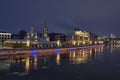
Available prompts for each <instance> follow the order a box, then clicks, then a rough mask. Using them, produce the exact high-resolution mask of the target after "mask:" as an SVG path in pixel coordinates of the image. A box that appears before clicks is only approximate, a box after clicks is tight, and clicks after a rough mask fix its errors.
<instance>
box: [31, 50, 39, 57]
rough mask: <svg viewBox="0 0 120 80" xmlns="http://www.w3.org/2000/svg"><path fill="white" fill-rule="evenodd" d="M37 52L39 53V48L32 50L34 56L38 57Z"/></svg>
mask: <svg viewBox="0 0 120 80" xmlns="http://www.w3.org/2000/svg"><path fill="white" fill-rule="evenodd" d="M37 53H38V50H35V49H34V50H32V57H36V56H37Z"/></svg>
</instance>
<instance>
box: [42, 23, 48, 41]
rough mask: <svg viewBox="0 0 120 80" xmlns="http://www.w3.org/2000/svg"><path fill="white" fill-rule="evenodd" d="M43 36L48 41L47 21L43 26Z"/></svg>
mask: <svg viewBox="0 0 120 80" xmlns="http://www.w3.org/2000/svg"><path fill="white" fill-rule="evenodd" d="M43 38H44V39H46V40H47V41H49V36H48V27H47V22H45V24H44V26H43Z"/></svg>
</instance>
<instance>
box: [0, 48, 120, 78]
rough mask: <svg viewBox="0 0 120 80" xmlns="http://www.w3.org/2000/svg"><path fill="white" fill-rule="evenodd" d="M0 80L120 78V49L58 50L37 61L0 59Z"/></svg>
mask: <svg viewBox="0 0 120 80" xmlns="http://www.w3.org/2000/svg"><path fill="white" fill-rule="evenodd" d="M46 54H47V52H46ZM0 80H120V48H106V47H105V48H103V47H97V48H93V49H90V48H89V49H81V50H71V51H68V52H67V51H66V52H62V53H60V52H59V51H58V52H57V53H56V54H55V53H53V54H52V53H51V54H49V55H45V56H40V57H35V58H34V60H31V58H30V57H26V59H21V60H20V59H19V60H12V59H10V60H0Z"/></svg>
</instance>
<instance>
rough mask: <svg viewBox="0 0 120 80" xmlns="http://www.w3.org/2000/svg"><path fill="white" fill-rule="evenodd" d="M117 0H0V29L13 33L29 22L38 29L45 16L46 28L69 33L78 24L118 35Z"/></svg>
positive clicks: (81, 27)
mask: <svg viewBox="0 0 120 80" xmlns="http://www.w3.org/2000/svg"><path fill="white" fill-rule="evenodd" d="M119 7H120V5H119V1H117V0H114V1H113V0H84V1H83V0H60V1H55V0H51V1H49V0H36V1H32V0H29V1H28V0H26V1H24V0H21V1H17V0H12V1H9V0H1V1H0V11H1V13H0V16H1V18H0V28H1V29H0V30H1V31H6V32H13V33H17V32H18V31H19V30H21V29H25V30H26V31H29V29H30V27H31V26H34V27H35V30H36V31H39V32H42V27H43V25H44V21H45V20H47V23H48V28H49V31H50V32H61V33H71V32H73V30H74V28H75V27H77V28H80V29H82V30H86V31H89V32H93V33H95V34H98V35H110V33H114V34H116V35H117V36H119V35H120V34H119V25H120V23H119V20H120V14H119V13H120V11H119Z"/></svg>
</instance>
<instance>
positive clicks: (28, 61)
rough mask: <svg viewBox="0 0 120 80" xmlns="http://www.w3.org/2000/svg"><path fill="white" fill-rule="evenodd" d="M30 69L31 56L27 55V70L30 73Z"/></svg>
mask: <svg viewBox="0 0 120 80" xmlns="http://www.w3.org/2000/svg"><path fill="white" fill-rule="evenodd" d="M29 70H30V58H29V57H27V59H26V62H25V72H27V73H29Z"/></svg>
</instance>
